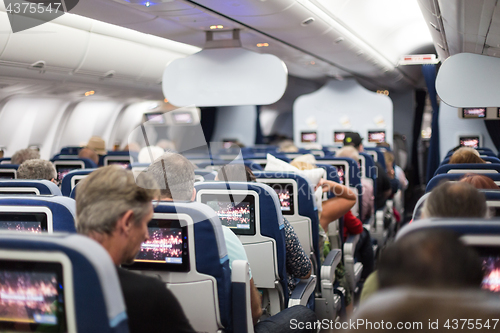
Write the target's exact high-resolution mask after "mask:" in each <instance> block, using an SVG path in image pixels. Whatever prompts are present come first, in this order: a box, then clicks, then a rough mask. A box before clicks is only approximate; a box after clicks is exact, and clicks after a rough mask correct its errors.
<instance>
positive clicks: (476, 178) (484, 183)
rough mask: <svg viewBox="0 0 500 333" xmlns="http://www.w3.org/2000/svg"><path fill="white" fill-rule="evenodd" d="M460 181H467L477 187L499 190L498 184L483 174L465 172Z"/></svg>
mask: <svg viewBox="0 0 500 333" xmlns="http://www.w3.org/2000/svg"><path fill="white" fill-rule="evenodd" d="M460 181H461V182H464V183H469V184H471V185H472V186H474V187H475V188H477V189H484V190H500V187H498V185H497V184H495V182H494V181H493V179H491V178H490V177H488V176H485V175H478V174H474V173H467V174H465V175H464V176H463V177H462V179H460Z"/></svg>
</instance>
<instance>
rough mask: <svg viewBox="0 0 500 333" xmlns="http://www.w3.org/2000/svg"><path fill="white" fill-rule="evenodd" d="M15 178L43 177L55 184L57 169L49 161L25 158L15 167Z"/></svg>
mask: <svg viewBox="0 0 500 333" xmlns="http://www.w3.org/2000/svg"><path fill="white" fill-rule="evenodd" d="M17 179H45V180H50V181H51V182H53V183H54V184H57V180H56V179H57V171H56V168H55V167H54V164H52V163H51V162H50V161H46V160H42V159H34V160H27V161H25V162H23V163H22V164H21V165H20V166H19V168H18V169H17Z"/></svg>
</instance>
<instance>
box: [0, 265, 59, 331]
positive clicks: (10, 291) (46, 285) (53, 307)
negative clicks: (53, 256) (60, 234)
mask: <svg viewBox="0 0 500 333" xmlns="http://www.w3.org/2000/svg"><path fill="white" fill-rule="evenodd" d="M0 267H1V268H0V313H1V316H0V331H2V332H58V333H59V332H67V329H66V313H65V306H64V304H65V303H64V281H63V278H62V265H61V264H60V263H47V262H16V261H9V260H0Z"/></svg>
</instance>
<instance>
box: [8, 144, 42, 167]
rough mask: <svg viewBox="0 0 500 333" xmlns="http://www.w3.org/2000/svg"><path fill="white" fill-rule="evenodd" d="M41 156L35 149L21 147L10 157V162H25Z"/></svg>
mask: <svg viewBox="0 0 500 333" xmlns="http://www.w3.org/2000/svg"><path fill="white" fill-rule="evenodd" d="M39 158H40V153H39V152H38V151H36V150H34V149H29V148H26V149H21V150H18V151H16V152H15V153H14V155H12V157H11V158H10V163H12V164H23V162H24V161H27V160H35V159H39Z"/></svg>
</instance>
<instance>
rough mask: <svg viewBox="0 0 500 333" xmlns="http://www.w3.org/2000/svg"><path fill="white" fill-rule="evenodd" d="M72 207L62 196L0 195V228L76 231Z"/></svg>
mask: <svg viewBox="0 0 500 333" xmlns="http://www.w3.org/2000/svg"><path fill="white" fill-rule="evenodd" d="M75 220H76V204H75V201H74V200H73V199H70V198H67V197H63V196H0V221H1V222H0V225H1V227H0V229H7V230H16V231H32V232H45V231H46V232H49V233H52V232H72V233H74V232H76V229H75Z"/></svg>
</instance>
